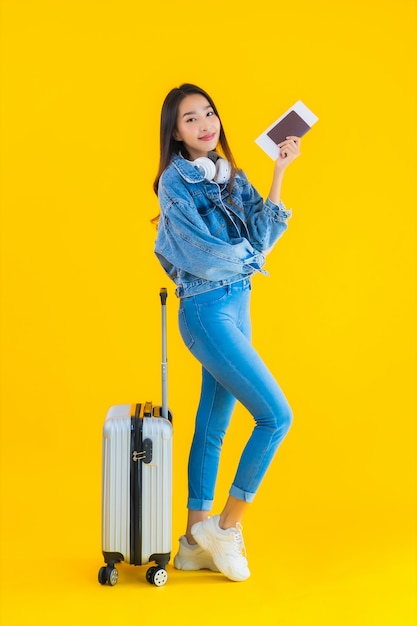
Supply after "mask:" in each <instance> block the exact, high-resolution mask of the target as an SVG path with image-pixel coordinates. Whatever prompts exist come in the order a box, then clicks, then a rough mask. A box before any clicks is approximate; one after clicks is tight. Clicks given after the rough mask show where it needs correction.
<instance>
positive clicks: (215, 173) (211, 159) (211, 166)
mask: <svg viewBox="0 0 417 626" xmlns="http://www.w3.org/2000/svg"><path fill="white" fill-rule="evenodd" d="M192 164H193V165H194V167H196V168H197V170H198V171H199V172H200V174H202V175H203V176H204V178H206V179H207V180H213V181H214V182H215V183H220V184H222V183H227V182H228V181H229V180H230V174H231V172H232V168H231V165H230V163H229V161H226V159H222V157H221V156H220V155H219V154H217V152H215V151H214V150H212V151H210V152H209V153H208V156H207V157H198V159H195V160H194V161H192Z"/></svg>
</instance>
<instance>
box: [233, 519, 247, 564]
mask: <svg viewBox="0 0 417 626" xmlns="http://www.w3.org/2000/svg"><path fill="white" fill-rule="evenodd" d="M234 542H235V549H236V552H237V553H238V554H240V555H242V554H243V556H245V557H246V547H245V542H244V541H243V526H242V524H241V523H240V522H237V524H236V531H235V533H234Z"/></svg>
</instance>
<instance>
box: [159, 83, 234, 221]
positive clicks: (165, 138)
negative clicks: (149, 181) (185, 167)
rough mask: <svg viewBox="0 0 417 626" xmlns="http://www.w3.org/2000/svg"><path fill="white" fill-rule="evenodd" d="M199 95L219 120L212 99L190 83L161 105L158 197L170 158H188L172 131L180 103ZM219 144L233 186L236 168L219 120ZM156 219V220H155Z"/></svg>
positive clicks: (169, 94) (177, 89) (171, 93)
mask: <svg viewBox="0 0 417 626" xmlns="http://www.w3.org/2000/svg"><path fill="white" fill-rule="evenodd" d="M194 94H199V95H201V96H204V98H206V99H207V100H208V102H209V104H210V106H211V107H212V108H213V111H214V112H215V114H216V115H217V117H218V118H219V120H220V115H219V113H218V111H217V107H216V105H215V104H214V102H213V100H212V98H210V96H209V95H208V93H206V92H205V91H204V89H201V88H200V87H197V85H192V84H191V83H184V84H183V85H181V86H180V87H175V88H174V89H171V91H170V92H169V93H168V95H167V96H166V98H165V100H164V103H163V105H162V111H161V126H160V159H159V168H158V173H157V175H156V178H155V181H154V184H153V189H154V192H155V193H156V195H158V184H159V179H160V178H161V176H162V172H163V171H164V170H165V169H166V168H167V167H168V165H169V164H170V162H171V159H172V156H173V155H174V154H178V153H179V152H181V154H182V155H183V156H184V157H185V158H189V155H188V154H187V151H186V149H185V147H184V145H183V143H182V142H181V141H177V140H176V139H174V131H175V129H176V126H177V116H178V109H179V106H180V103H181V102H182V100H184V98H185V97H186V96H189V95H194ZM219 144H220V146H221V149H222V152H223V154H224V157H225V158H226V159H227V160H228V161H229V163H230V164H231V167H232V175H231V178H230V183H231V185H233V180H234V178H235V175H236V171H237V167H236V163H235V160H234V158H233V155H232V151H231V150H230V147H229V144H228V142H227V139H226V135H225V132H224V130H223V125H222V123H221V120H220V136H219ZM156 219H157V218H156Z"/></svg>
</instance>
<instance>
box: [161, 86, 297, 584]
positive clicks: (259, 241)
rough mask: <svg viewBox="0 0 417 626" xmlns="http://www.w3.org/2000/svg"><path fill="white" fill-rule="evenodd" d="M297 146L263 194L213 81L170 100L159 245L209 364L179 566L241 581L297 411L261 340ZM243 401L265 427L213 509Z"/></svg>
mask: <svg viewBox="0 0 417 626" xmlns="http://www.w3.org/2000/svg"><path fill="white" fill-rule="evenodd" d="M216 149H217V150H219V151H218V152H216ZM299 154H300V140H299V138H297V137H287V139H286V140H285V141H283V142H282V143H281V144H280V155H279V157H278V159H277V160H276V162H275V166H274V169H273V175H272V185H271V189H270V192H269V195H268V198H267V200H266V201H264V200H263V199H262V198H261V196H260V195H259V193H258V192H257V191H256V190H255V189H254V187H253V186H252V185H251V184H250V183H249V181H248V179H247V178H246V176H245V174H244V173H243V172H242V171H241V170H239V169H237V167H236V164H235V161H234V159H233V156H232V153H231V150H230V148H229V145H228V142H227V139H226V135H225V132H224V129H223V127H222V124H221V121H220V117H219V114H218V112H217V109H216V106H215V104H214V102H213V100H212V99H211V97H210V96H209V95H208V94H207V93H206V92H205V91H204V90H202V89H200V88H199V87H197V86H196V85H191V84H184V85H182V86H181V87H179V88H178V89H177V88H176V89H172V90H171V91H170V92H169V93H168V95H167V97H166V98H165V101H164V103H163V106H162V112H161V134H160V164H159V171H158V174H157V177H156V180H155V183H154V189H155V192H156V193H157V195H158V199H159V204H160V209H161V213H160V216H159V220H158V234H157V239H156V244H155V253H156V255H157V257H158V259H159V261H160V262H161V264H162V267H163V268H164V270H165V271H166V273H167V274H168V276H169V277H170V278H171V279H172V280H173V281H174V282H175V284H176V287H177V289H176V294H177V296H178V297H179V298H180V307H179V328H180V332H181V336H182V338H183V340H184V342H185V344H186V346H187V347H188V348H189V350H190V351H191V353H192V354H193V355H194V356H195V358H196V359H198V361H200V363H201V364H202V387H201V397H200V402H199V407H198V411H197V416H196V423H195V433H194V437H193V442H192V446H191V450H190V456H189V463H188V489H189V492H188V521H187V527H186V532H185V535H183V536H182V537H181V538H180V544H179V551H178V553H177V555H176V556H175V559H174V566H175V567H176V568H177V569H183V570H198V569H205V568H206V569H207V568H208V569H211V570H214V571H221V572H222V573H223V574H224V575H225V576H227V577H228V578H229V579H231V580H235V581H241V580H245V579H246V578H248V577H249V575H250V572H249V569H248V563H247V559H246V556H245V554H244V543H243V536H242V526H241V521H242V518H243V515H244V513H245V511H246V508H247V507H248V506H249V503H250V502H252V500H253V499H254V496H255V494H256V492H257V490H258V487H259V485H260V483H261V481H262V479H263V477H264V475H265V473H266V471H267V469H268V467H269V465H270V463H271V461H272V459H273V457H274V454H275V452H276V450H277V448H278V446H279V444H280V443H281V441H282V440H283V438H284V436H285V435H286V433H287V431H288V429H289V427H290V424H291V420H292V414H291V409H290V407H289V405H288V403H287V401H286V399H285V397H284V395H283V393H282V391H281V389H280V387H279V386H278V384H277V382H276V381H275V379H274V377H273V376H272V374H271V373H270V372H269V370H268V369H267V367H266V366H265V364H264V363H263V361H262V359H261V357H260V356H259V355H258V354H257V352H256V350H255V349H254V347H253V346H252V345H251V321H250V314H249V301H250V293H251V277H252V275H253V274H255V273H257V272H261V273H265V272H264V271H263V270H262V267H263V265H264V262H265V255H266V253H267V252H268V251H269V250H270V249H271V247H272V246H273V245H274V244H275V242H276V241H277V240H278V238H279V237H280V236H281V235H282V233H283V232H284V231H285V229H286V228H287V221H288V218H289V217H290V212H289V211H287V210H286V209H285V207H284V205H283V203H282V202H281V184H282V180H283V175H284V172H285V169H286V168H287V166H288V165H289V164H290V163H292V161H293V160H294V159H295V158H296V157H298V155H299ZM236 401H239V402H241V403H242V404H243V405H244V406H245V407H246V408H247V409H248V411H249V412H250V413H251V414H252V416H253V419H254V423H255V427H254V430H253V432H252V435H251V436H250V438H249V441H248V442H247V444H246V446H245V448H244V450H243V452H242V455H241V458H240V462H239V465H238V468H237V471H236V475H235V478H234V480H233V483H232V485H231V488H230V492H229V496H228V498H227V501H226V503H225V506H224V508H223V510H222V511H221V513H220V514H219V515H215V516H213V517H210V512H211V508H212V503H213V499H214V491H215V484H216V478H217V471H218V465H219V458H220V452H221V448H222V443H223V438H224V435H225V433H226V430H227V428H228V425H229V423H230V419H231V416H232V412H233V409H234V406H235V404H236Z"/></svg>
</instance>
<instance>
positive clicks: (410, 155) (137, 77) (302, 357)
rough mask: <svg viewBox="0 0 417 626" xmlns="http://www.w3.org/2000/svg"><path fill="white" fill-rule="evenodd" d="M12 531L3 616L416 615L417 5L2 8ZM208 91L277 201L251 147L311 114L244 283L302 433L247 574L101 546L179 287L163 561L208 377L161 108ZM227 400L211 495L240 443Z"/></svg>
mask: <svg viewBox="0 0 417 626" xmlns="http://www.w3.org/2000/svg"><path fill="white" fill-rule="evenodd" d="M1 7H2V27H1V28H2V32H1V38H2V42H1V46H2V48H1V63H2V73H1V90H2V94H1V98H2V104H1V106H2V109H1V123H2V128H1V134H2V138H1V141H2V148H1V159H2V161H1V205H2V223H1V236H2V303H1V313H2V336H1V340H2V346H1V352H2V380H1V383H2V389H1V392H2V398H1V399H2V406H1V411H2V412H1V419H2V427H1V447H2V449H1V480H2V493H1V533H2V543H1V552H2V560H1V563H2V591H3V593H2V598H1V609H0V610H1V613H0V615H1V618H0V622H1V624H2V625H3V624H4V626H35V625H36V626H37V625H42V626H44V625H46V624H76V623H78V624H89V625H90V624H100V623H103V621H104V619H108V618H109V617H110V616H112V617H111V619H117V621H118V622H119V623H124V622H125V623H127V622H128V621H129V623H130V622H132V620H133V621H134V622H138V621H139V620H142V619H143V618H146V619H152V621H154V620H155V619H156V620H158V621H159V619H162V620H164V621H166V620H168V619H169V620H171V621H174V623H175V622H177V621H178V622H179V621H181V622H183V623H191V621H193V622H194V621H195V622H196V623H200V624H212V623H217V624H228V623H232V624H237V623H239V621H241V619H242V618H246V619H248V620H254V619H256V620H259V623H268V624H274V625H275V624H279V625H281V624H283V625H286V626H289V625H291V626H295V625H303V626H309V625H313V624H314V625H315V624H320V625H325V624H326V625H327V624H329V625H330V624H331V625H332V626H334V625H344V624H346V625H350V624H356V625H364V626H371V625H375V626H381V625H390V626H408V625H409V624H414V620H415V618H416V584H417V579H416V553H415V538H416V536H415V524H416V515H415V513H416V509H415V496H416V488H415V454H416V432H415V417H416V393H415V389H416V383H415V380H416V337H415V320H416V299H415V295H416V290H415V285H416V257H415V234H416V230H415V212H416V142H415V131H416V69H417V68H416V2H415V1H413V0H397V1H396V2H393V1H386V0H379V1H378V2H376V0H375V1H373V0H351V1H349V0H341V1H332V0H315V2H310V1H309V0H299V1H298V2H281V1H278V0H277V1H276V2H270V1H269V0H257V1H256V2H253V0H251V1H248V0H230V1H227V0H226V1H225V2H211V3H193V2H192V3H190V2H174V1H168V0H156V1H155V2H154V3H145V2H141V1H139V0H138V1H134V0H130V1H129V0H102V1H99V0H72V1H71V0H55V1H52V0H50V1H47V0H33V1H31V0H2V2H1ZM184 81H185V82H196V83H197V84H199V85H201V86H202V87H203V88H205V89H206V90H207V91H208V92H209V93H210V94H211V95H212V96H213V98H214V100H215V102H216V104H217V106H218V108H219V110H220V112H221V115H222V119H223V123H224V126H225V129H226V132H227V135H228V138H229V142H230V144H231V147H232V150H233V152H234V154H235V157H236V159H237V162H238V164H239V165H240V166H241V167H243V168H244V169H245V171H246V172H247V174H248V176H249V178H250V180H251V181H252V182H253V183H254V184H255V186H256V187H257V188H258V189H259V190H260V191H261V192H262V193H264V194H266V193H267V192H268V186H269V183H270V178H271V173H272V162H271V161H270V159H269V157H267V156H266V155H265V154H264V153H263V152H262V151H261V150H260V149H259V148H258V146H257V145H256V144H255V143H254V139H255V138H256V137H257V136H258V135H259V134H260V133H261V132H262V131H263V130H264V129H265V128H266V127H267V126H269V125H270V124H271V123H272V122H273V121H274V119H276V117H278V115H280V114H281V113H282V112H283V111H285V110H286V109H287V108H288V107H289V106H291V105H292V104H293V103H294V102H295V101H296V100H298V99H301V100H303V101H304V102H305V103H306V104H307V106H309V107H310V108H311V109H312V110H313V111H314V112H315V113H316V114H317V115H318V116H319V118H320V120H319V122H318V123H317V125H316V126H315V127H314V128H313V130H312V131H311V132H310V133H309V134H308V135H307V136H306V137H305V138H304V140H303V149H302V157H301V158H300V159H299V160H298V161H297V162H296V163H294V164H293V165H292V166H291V169H290V170H289V171H288V173H287V175H286V180H285V183H284V193H283V198H284V201H285V202H286V203H287V205H288V206H291V207H292V208H293V211H294V217H293V219H292V221H291V224H290V229H289V231H288V232H287V233H286V234H285V236H284V238H283V239H282V240H281V242H280V243H279V244H278V246H277V247H276V248H275V250H274V251H273V253H272V254H271V255H270V256H269V258H268V263H267V269H268V271H269V272H270V277H269V278H265V277H262V276H258V277H256V279H255V280H254V289H253V323H254V330H255V333H254V334H255V337H254V340H255V343H256V345H257V346H258V348H259V350H260V352H261V353H262V354H263V356H264V358H265V360H266V361H267V362H268V364H269V365H270V367H271V369H272V371H273V372H274V373H275V374H276V376H277V378H278V380H279V381H280V383H281V385H282V387H283V389H284V390H285V392H286V394H287V396H288V398H289V400H290V402H291V404H292V407H293V409H294V414H295V421H294V426H293V429H292V431H291V433H290V435H289V436H288V438H287V440H286V441H285V443H284V444H283V446H282V448H281V450H280V452H279V454H278V456H277V458H276V461H275V462H274V464H273V466H272V468H271V470H270V472H269V474H268V476H267V478H266V479H265V481H264V484H263V485H262V487H261V490H260V492H259V494H258V496H257V498H256V500H255V503H254V504H253V507H252V508H251V509H250V512H249V513H248V515H247V517H246V518H245V539H246V544H247V550H248V557H249V562H250V566H251V569H252V577H251V578H250V579H249V581H247V582H246V583H243V584H240V585H239V584H232V583H230V582H228V581H226V580H225V579H224V578H223V577H221V576H218V575H215V574H210V573H201V572H199V573H191V574H185V573H181V572H175V571H174V570H173V568H172V566H171V565H170V566H169V567H168V570H169V575H170V580H169V582H168V584H167V585H166V586H165V587H163V588H161V589H156V588H154V587H151V586H150V585H148V584H147V583H146V582H145V580H144V569H143V568H139V569H136V568H131V567H128V566H126V565H121V566H120V568H119V572H120V580H119V583H118V585H117V586H116V587H114V588H112V589H111V588H109V587H107V586H106V587H101V586H99V585H98V583H97V580H96V577H97V571H98V568H99V567H100V565H101V564H102V557H101V545H100V536H101V521H100V515H101V428H102V423H103V420H104V416H105V413H106V411H107V409H108V407H109V406H111V405H112V404H115V403H119V402H134V401H143V400H146V399H153V400H154V401H156V402H159V401H160V335H159V333H160V312H159V298H158V290H159V287H160V286H162V285H166V286H167V287H168V288H169V300H168V307H169V308H168V318H169V319H168V332H169V391H170V401H169V403H170V406H171V408H172V411H173V413H174V419H175V444H174V453H175V463H174V520H173V526H174V528H173V546H174V549H176V541H177V537H178V536H179V534H181V533H182V532H183V526H184V522H185V513H186V512H185V499H186V474H185V472H186V460H187V451H188V447H189V444H190V439H191V435H192V425H193V417H194V411H195V408H196V403H197V401H198V393H199V389H198V387H199V367H198V366H197V364H196V363H195V362H194V360H193V358H192V357H191V356H190V355H189V354H188V352H187V351H186V349H185V347H184V346H183V344H182V342H181V339H180V337H179V333H178V331H177V325H176V311H177V306H178V302H177V300H176V298H175V296H174V291H173V286H172V285H171V284H168V281H167V280H166V279H165V277H164V274H163V272H162V270H161V269H160V267H159V265H158V263H157V260H156V258H154V256H153V242H154V237H155V232H154V230H153V227H152V226H151V225H150V219H151V217H153V216H154V215H155V214H156V213H157V211H158V206H157V201H156V198H155V196H154V195H153V192H152V189H151V186H152V182H153V178H154V175H155V172H156V167H157V162H158V149H159V144H158V142H159V135H158V133H159V114H160V107H161V104H162V100H163V98H164V97H165V94H166V93H167V92H168V90H169V89H171V88H172V87H173V86H178V85H179V84H180V83H181V82H184ZM250 427H251V425H250V418H249V416H248V415H247V414H246V412H245V411H244V410H243V409H241V408H238V409H237V411H236V414H235V419H234V422H233V424H232V427H231V430H230V434H229V436H228V438H227V441H226V443H225V451H224V452H225V453H224V456H223V461H222V465H221V475H220V477H219V485H218V496H217V499H216V510H219V509H220V507H221V506H222V503H223V501H224V498H225V497H226V493H227V489H228V486H229V483H230V480H231V478H232V476H233V473H234V469H235V465H236V462H237V458H238V455H239V452H240V449H241V447H242V445H243V442H244V440H245V438H246V437H247V435H248V433H249V430H250Z"/></svg>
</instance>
